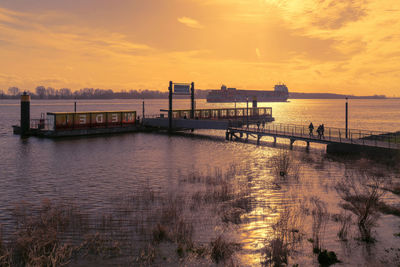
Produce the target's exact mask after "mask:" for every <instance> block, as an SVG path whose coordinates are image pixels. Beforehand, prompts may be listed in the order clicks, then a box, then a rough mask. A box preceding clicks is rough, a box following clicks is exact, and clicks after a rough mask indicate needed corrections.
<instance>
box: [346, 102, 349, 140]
mask: <svg viewBox="0 0 400 267" xmlns="http://www.w3.org/2000/svg"><path fill="white" fill-rule="evenodd" d="M348 123H349V103H348V98H347V96H346V139H347V138H348V126H349V125H348Z"/></svg>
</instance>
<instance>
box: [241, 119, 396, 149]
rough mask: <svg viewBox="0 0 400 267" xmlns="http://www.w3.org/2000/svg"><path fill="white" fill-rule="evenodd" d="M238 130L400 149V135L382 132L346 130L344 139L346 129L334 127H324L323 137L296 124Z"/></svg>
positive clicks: (279, 124)
mask: <svg viewBox="0 0 400 267" xmlns="http://www.w3.org/2000/svg"><path fill="white" fill-rule="evenodd" d="M237 129H240V130H247V129H248V130H249V131H254V132H263V133H269V134H274V135H280V136H285V137H288V138H290V137H294V138H296V137H298V138H304V139H312V140H321V142H322V141H331V142H339V143H351V144H359V145H366V146H379V147H387V148H397V149H400V133H388V132H383V131H368V130H360V129H348V130H347V137H346V129H343V128H335V127H324V133H323V135H319V134H318V133H317V131H316V130H317V129H315V128H314V130H313V131H312V132H310V130H309V128H308V126H305V125H296V124H282V123H273V124H266V125H265V126H264V127H263V126H262V125H259V126H257V127H254V126H252V127H249V128H247V127H246V126H243V127H242V128H237Z"/></svg>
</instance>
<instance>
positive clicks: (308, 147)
mask: <svg viewBox="0 0 400 267" xmlns="http://www.w3.org/2000/svg"><path fill="white" fill-rule="evenodd" d="M306 149H307V150H309V149H310V142H309V141H307V146H306Z"/></svg>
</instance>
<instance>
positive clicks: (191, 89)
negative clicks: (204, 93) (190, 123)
mask: <svg viewBox="0 0 400 267" xmlns="http://www.w3.org/2000/svg"><path fill="white" fill-rule="evenodd" d="M190 93H191V96H190V99H191V104H192V105H191V108H192V109H191V110H190V118H191V119H194V82H192V84H191V87H190Z"/></svg>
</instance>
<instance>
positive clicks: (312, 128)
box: [308, 122, 314, 136]
mask: <svg viewBox="0 0 400 267" xmlns="http://www.w3.org/2000/svg"><path fill="white" fill-rule="evenodd" d="M308 129H309V130H310V136H313V131H314V125H313V124H312V122H311V123H310V125H309V126H308Z"/></svg>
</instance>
